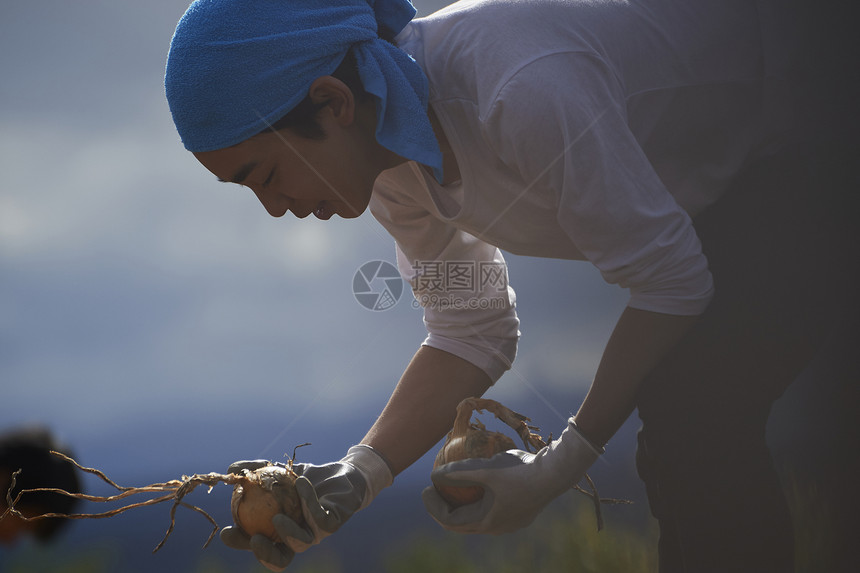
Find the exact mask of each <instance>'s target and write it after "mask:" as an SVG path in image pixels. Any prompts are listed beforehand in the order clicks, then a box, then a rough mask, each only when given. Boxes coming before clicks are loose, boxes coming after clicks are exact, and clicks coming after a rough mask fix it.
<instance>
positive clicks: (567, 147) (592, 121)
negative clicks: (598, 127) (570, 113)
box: [477, 108, 609, 238]
mask: <svg viewBox="0 0 860 573" xmlns="http://www.w3.org/2000/svg"><path fill="white" fill-rule="evenodd" d="M608 110H609V108H606V109H604V110H603V111H602V112H600V113H599V114H598V115H597V116H596V117H595V118H594V119H593V120H591V123H589V124H588V125H587V126H586V128H585V129H583V130H582V133H580V134H579V135H578V136H577V137H576V138H575V139H573V140H572V141H571V142H570V143H568V144H567V145H566V146H565V148H564V149H562V150H561V153H559V154H558V155H557V156H556V157H555V158H554V159H553V160H552V161H550V162H549V163H548V164H547V166H546V167H544V168H543V170H542V171H541V172H540V173H538V174H537V176H536V177H535V178H534V179H533V180H532V182H531V183H529V184H528V185H526V187H525V188H524V189H523V190H522V191H521V192H520V193H519V194H518V195H517V196H516V197H514V200H513V201H511V202H510V204H509V205H508V206H507V207H505V208H504V209H502V211H501V213H499V214H498V215H496V217H495V219H493V220H492V221H490V222H489V223H488V224H487V226H486V227H484V230H483V231H481V232H480V233H479V234H478V235H477V236H478V237H479V238H480V237H481V236H483V235H484V233H486V232H487V231H489V230H490V228H491V227H493V225H495V224H496V223H498V222H499V220H500V219H501V218H502V217H504V216H505V214H506V213H507V212H508V211H510V210H511V208H512V207H513V206H514V204H515V203H516V202H517V201H519V200H520V199H522V198H523V197H524V196H525V195H526V193H528V192H529V191H530V190H531V188H532V187H534V186H535V184H536V183H537V182H538V181H539V180H540V178H541V177H543V176H544V175H546V174H547V172H548V171H549V170H550V169H552V167H553V166H554V165H555V164H556V163H558V161H559V160H560V159H561V158H562V157H564V156H565V155H567V152H568V151H570V148H571V147H573V146H574V145H576V144H577V142H579V140H580V139H582V138H583V136H584V135H585V134H586V133H588V132H589V131H590V130H591V128H592V127H594V124H596V123H597V122H598V121H600V118H602V117H603V116H604V115H605V114H606V112H607V111H608Z"/></svg>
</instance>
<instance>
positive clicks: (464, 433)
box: [433, 398, 632, 531]
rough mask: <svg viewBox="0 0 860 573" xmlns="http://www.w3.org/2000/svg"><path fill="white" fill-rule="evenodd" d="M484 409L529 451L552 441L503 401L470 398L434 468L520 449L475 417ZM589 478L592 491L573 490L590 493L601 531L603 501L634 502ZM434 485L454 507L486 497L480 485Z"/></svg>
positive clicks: (459, 409)
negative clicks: (606, 492)
mask: <svg viewBox="0 0 860 573" xmlns="http://www.w3.org/2000/svg"><path fill="white" fill-rule="evenodd" d="M484 410H486V411H488V412H490V413H492V414H493V415H494V416H495V417H496V418H498V419H499V420H501V421H502V422H504V423H505V424H506V425H508V426H509V427H510V428H511V429H513V430H514V431H516V433H517V434H518V435H519V437H520V439H521V440H522V442H523V445H524V446H525V449H526V451H528V452H532V453H535V452H537V451H538V450H540V449H541V448H543V447H544V446H546V445H547V444H548V443H549V442H551V441H552V435H550V436H549V437H548V438H547V439H546V440H544V439H543V438H542V437H541V436H540V434H538V433H537V432H539V431H540V428H538V427H536V426H531V425H529V422H531V420H530V419H529V418H528V417H526V416H523V415H522V414H519V413H517V412H514V411H513V410H511V409H510V408H507V407H505V406H503V405H502V404H500V403H499V402H496V401H495V400H490V399H487V398H466V399H465V400H463V401H462V402H460V404H459V405H458V406H457V416H456V418H455V419H454V426H453V427H452V428H451V431H450V432H448V435H447V437H446V439H445V443H444V444H443V445H442V448H441V449H440V450H439V452H438V453H437V454H436V460H435V461H434V462H433V467H434V468H437V467H439V466H442V465H444V464H447V463H450V462H454V461H458V460H465V459H470V458H491V457H493V456H494V455H496V454H498V453H501V452H504V451H507V450H511V449H515V448H516V444H515V443H514V441H513V440H512V439H511V438H509V437H508V436H506V435H505V434H503V433H501V432H493V431H490V430H487V428H486V426H484V424H482V423H481V422H480V421H479V420H477V419H475V420H472V413H473V412H479V413H480V412H483V411H484ZM585 480H586V481H587V482H588V485H589V487H590V488H591V491H590V492H589V491H586V490H585V489H583V488H582V487H580V486H579V485H578V484H577V485H574V486H573V489H575V490H576V491H578V492H579V493H582V494H584V495H586V496H588V497H589V498H591V500H592V501H593V502H594V507H595V512H596V515H597V529H598V531H599V530H601V529H603V514H602V512H601V510H600V504H601V503H609V504H618V503H625V504H629V503H632V502H631V501H628V500H624V499H612V498H601V497H600V496H599V495H598V493H597V488H596V487H595V485H594V482H593V481H592V480H591V478H590V477H589V476H588V475H587V474H586V476H585ZM434 487H435V488H436V491H438V492H439V495H441V496H442V498H443V499H444V500H445V501H447V502H448V503H449V504H451V505H452V506H453V507H460V506H462V505H467V504H470V503H476V502H478V501H480V499H481V498H482V497H484V488H482V487H480V486H463V487H455V486H438V485H435V484H434Z"/></svg>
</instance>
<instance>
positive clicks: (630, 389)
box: [576, 308, 698, 445]
mask: <svg viewBox="0 0 860 573" xmlns="http://www.w3.org/2000/svg"><path fill="white" fill-rule="evenodd" d="M697 318H698V317H696V316H676V315H670V314H660V313H656V312H649V311H645V310H637V309H633V308H627V309H625V310H624V312H623V313H622V315H621V318H619V320H618V324H616V326H615V329H614V330H613V332H612V336H611V337H610V338H609V342H608V343H607V345H606V349H605V350H604V352H603V358H602V359H601V361H600V366H598V368H597V374H596V375H595V376H594V381H593V382H592V385H591V389H590V390H589V391H588V395H587V396H586V398H585V401H584V402H583V403H582V406H581V407H580V409H579V412H577V414H576V424H577V426H579V428H580V429H581V430H582V433H583V434H585V436H586V437H587V438H589V439H590V440H591V441H592V442H594V443H595V444H598V445H603V444H605V443H606V442H607V441H608V440H609V438H611V437H612V436H613V435H614V434H615V432H617V431H618V428H620V427H621V425H622V424H623V423H624V421H625V420H626V419H627V418H628V417H629V416H630V414H631V412H633V409H634V407H635V401H636V391H637V389H638V388H639V384H640V383H641V382H642V380H643V379H644V378H645V376H646V375H647V374H648V373H649V372H650V371H651V370H652V369H653V368H654V367H655V366H657V364H658V363H659V362H660V361H661V360H662V359H663V358H664V357H665V356H666V354H667V353H668V352H669V351H670V350H671V349H672V348H673V347H674V346H675V345H676V344H677V343H678V341H679V340H680V339H681V337H683V336H684V334H685V333H686V332H687V331H688V330H689V329H690V327H691V326H692V325H693V323H695V321H696V319H697Z"/></svg>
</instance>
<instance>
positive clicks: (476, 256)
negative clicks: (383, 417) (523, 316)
mask: <svg viewBox="0 0 860 573" xmlns="http://www.w3.org/2000/svg"><path fill="white" fill-rule="evenodd" d="M371 210H372V212H373V215H374V217H376V219H377V220H378V221H379V222H380V224H382V225H383V226H384V227H385V228H386V229H387V230H388V232H389V233H390V234H391V235H392V236H393V237H394V238H395V241H396V245H397V265H398V268H399V269H400V273H401V276H402V277H403V279H404V280H406V281H407V282H408V283H409V284H410V285H411V287H412V293H413V295H414V296H415V300H416V301H417V302H418V303H419V304H420V305H421V307H422V308H423V311H424V324H425V326H426V328H427V338H426V339H425V340H424V342H423V344H424V345H425V346H430V347H433V348H438V349H440V350H444V351H446V352H449V353H451V354H454V355H455V356H459V357H460V358H463V359H464V360H466V361H468V362H470V363H472V364H474V365H475V366H477V367H478V368H480V369H482V370H483V371H484V372H485V373H486V374H487V375H488V376H489V377H490V379H491V380H492V381H493V382H495V381H496V380H498V379H499V378H500V377H501V376H502V374H503V373H504V372H505V371H506V370H508V369H510V367H511V364H512V362H513V360H514V358H515V356H516V350H517V343H518V340H519V334H520V333H519V319H518V318H517V313H516V295H515V293H514V290H513V289H512V288H511V286H510V285H509V284H508V273H507V265H506V264H505V259H504V257H503V256H502V253H501V251H500V250H499V249H498V248H496V247H494V246H492V245H489V244H487V243H486V242H484V241H481V240H479V239H477V238H475V237H474V236H472V235H470V234H468V233H466V232H465V231H462V230H459V229H456V228H455V227H453V226H452V225H449V224H447V223H445V222H444V221H441V220H439V219H437V218H435V217H434V216H433V215H432V214H431V213H429V212H427V211H426V210H425V209H423V208H422V207H420V206H418V205H415V204H412V203H411V202H410V201H409V200H408V197H406V196H405V195H401V194H399V193H398V192H396V191H395V190H394V189H392V188H391V186H390V185H386V184H384V183H382V184H380V183H378V184H377V187H376V188H375V189H374V198H373V199H372V202H371Z"/></svg>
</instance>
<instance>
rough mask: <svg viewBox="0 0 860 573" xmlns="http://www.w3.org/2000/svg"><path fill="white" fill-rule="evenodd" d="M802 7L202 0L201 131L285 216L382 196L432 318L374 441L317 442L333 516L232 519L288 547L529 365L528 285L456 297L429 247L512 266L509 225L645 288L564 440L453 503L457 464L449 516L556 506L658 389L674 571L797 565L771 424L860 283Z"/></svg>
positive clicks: (314, 507) (281, 552)
mask: <svg viewBox="0 0 860 573" xmlns="http://www.w3.org/2000/svg"><path fill="white" fill-rule="evenodd" d="M776 7H777V4H776V3H770V2H750V1H746V0H738V1H735V2H721V3H718V4H711V5H703V4H702V3H692V4H691V3H689V2H676V1H672V0H660V1H656V0H655V1H653V2H646V1H641V2H611V1H605V2H579V1H573V0H571V1H549V0H546V1H544V0H535V1H528V2H514V3H511V2H497V1H493V0H484V1H480V0H479V1H468V2H460V3H457V4H454V5H453V6H451V7H449V8H447V9H444V10H442V11H440V12H438V13H436V14H434V15H431V16H429V17H427V18H423V19H419V20H416V21H414V22H411V23H410V22H409V20H410V19H411V18H412V16H413V15H414V11H413V10H411V6H409V4H408V3H407V2H403V1H398V0H390V1H383V0H377V1H375V2H364V1H360V0H355V1H350V2H337V3H335V2H331V3H329V2H307V3H305V2H294V3H290V4H289V8H287V7H285V6H284V5H283V4H282V3H270V2H265V1H263V0H260V1H255V2H251V1H248V2H239V1H235V2H234V1H227V0H224V1H220V2H219V1H205V0H201V1H198V2H195V3H194V4H193V5H192V6H191V7H190V8H189V10H188V12H186V15H185V16H184V17H183V19H182V21H180V23H179V26H178V27H177V31H176V34H175V36H174V39H173V43H172V46H171V52H170V55H169V57H168V66H167V74H166V80H165V82H166V89H167V96H168V101H169V103H170V106H171V112H172V113H173V117H174V121H175V123H176V125H177V128H178V130H179V133H180V135H181V137H182V140H183V143H184V144H185V147H186V148H187V149H189V150H190V151H192V152H193V153H194V155H195V157H196V158H197V159H198V160H199V161H200V162H201V163H202V164H203V165H204V166H205V167H206V168H207V169H209V170H210V171H211V172H212V173H214V174H215V175H216V176H217V177H218V178H219V179H221V180H222V181H228V182H233V183H238V184H242V185H245V186H247V187H249V188H250V189H251V190H252V191H253V192H254V193H255V194H256V195H257V197H258V198H259V200H260V201H261V203H262V204H263V206H264V207H265V208H266V210H267V211H268V212H269V213H270V214H272V215H273V216H281V215H283V214H284V213H286V212H287V211H291V212H293V213H294V214H295V215H296V216H297V217H300V218H301V217H305V216H307V215H309V214H311V213H313V214H314V215H315V216H316V217H318V218H319V219H322V220H328V219H330V218H331V217H332V216H333V215H334V214H338V215H340V216H341V217H356V216H358V215H359V214H361V213H362V212H363V211H364V210H365V209H366V208H367V207H368V206H369V207H370V209H371V212H372V213H373V215H374V216H375V217H376V218H377V219H378V220H379V221H380V223H381V224H382V225H383V226H385V228H386V229H387V230H388V231H389V233H390V234H391V235H392V236H393V237H394V239H395V240H396V243H397V246H398V251H399V252H398V264H399V266H400V269H401V273H402V274H403V276H404V278H406V279H407V280H409V281H410V282H411V283H412V285H413V290H414V292H415V294H416V297H418V299H419V300H420V301H422V303H425V304H424V319H425V323H426V324H427V327H428V338H427V339H426V340H425V342H424V344H423V345H422V347H421V348H420V349H419V350H418V352H417V353H416V354H415V356H414V358H413V360H412V362H411V363H410V365H409V366H408V368H407V369H406V371H405V372H404V374H403V377H402V378H401V380H400V382H399V384H398V386H397V388H396V389H395V391H394V393H393V394H392V396H391V399H390V401H389V403H388V405H387V406H386V408H385V409H384V410H383V412H382V413H381V415H380V417H379V418H378V420H377V422H376V423H375V424H374V425H373V427H372V428H371V429H370V431H369V432H368V434H367V435H366V436H365V437H364V439H363V440H361V442H360V445H358V446H355V447H354V448H352V449H350V451H349V452H348V454H347V456H346V457H345V458H344V459H342V460H340V461H339V462H335V463H332V464H326V465H324V466H309V465H301V466H299V469H298V471H299V472H300V473H301V474H302V476H303V477H302V478H300V479H299V480H298V482H297V488H298V491H299V494H300V495H301V496H302V498H303V500H304V502H303V503H304V507H305V516H306V518H307V520H308V522H309V526H308V528H302V527H299V526H298V525H297V524H296V523H294V522H292V521H291V520H289V519H288V518H286V517H285V516H276V517H275V518H274V519H273V523H274V525H275V528H276V529H277V531H278V532H279V536H280V539H281V541H282V542H283V543H272V541H271V540H268V539H266V538H262V537H260V536H255V537H253V538H250V539H249V538H248V537H247V536H245V535H244V534H243V533H242V532H241V530H239V529H237V528H227V529H225V531H224V532H222V539H224V541H225V542H226V543H228V544H229V545H231V546H234V547H239V548H245V549H252V550H253V551H254V553H255V554H256V556H257V557H258V558H259V559H260V560H261V561H262V562H264V563H265V564H268V565H269V566H270V567H271V568H273V569H279V568H282V567H285V566H286V565H287V564H288V563H289V561H290V560H291V559H292V556H293V554H294V553H295V552H297V551H303V550H305V549H307V548H308V547H309V546H310V545H312V544H314V543H318V542H319V541H320V540H321V539H322V538H324V537H325V536H326V535H329V534H331V533H333V532H334V531H336V530H337V528H338V527H339V526H340V525H341V524H342V523H343V522H344V521H345V520H346V519H348V518H349V517H350V516H351V515H352V514H353V513H354V512H355V511H357V510H358V509H361V508H363V507H366V506H367V505H368V504H369V503H370V502H371V500H372V499H373V497H374V496H375V495H376V494H377V493H378V492H379V490H380V489H382V488H383V487H386V486H387V485H389V484H390V483H391V481H392V479H393V476H394V475H396V474H397V473H399V472H400V471H402V470H403V469H404V468H406V467H407V466H409V465H410V464H411V463H413V462H414V461H415V460H417V459H418V458H419V457H420V456H421V455H422V454H423V453H424V452H425V451H427V449H429V448H430V447H432V445H433V444H435V443H436V442H437V441H438V440H439V439H440V438H441V436H442V435H444V433H445V432H446V431H447V430H448V429H449V428H450V424H451V421H452V419H453V415H454V409H455V407H456V405H457V404H458V403H459V402H460V400H462V399H463V398H466V397H469V396H478V395H481V394H482V393H483V392H485V391H486V390H487V388H489V386H490V385H492V384H493V383H494V382H495V381H496V380H497V379H498V378H499V376H501V374H502V373H503V372H504V371H505V370H506V369H507V368H509V367H510V364H511V361H512V360H513V358H514V355H515V351H516V342H517V338H518V334H519V333H518V324H519V323H518V319H517V316H516V311H515V297H514V294H513V291H512V290H511V289H510V288H509V287H508V286H507V284H506V283H505V284H504V285H503V286H502V288H497V287H498V285H496V284H487V285H483V287H484V288H483V289H479V290H478V291H476V292H473V293H471V294H468V295H464V294H463V293H458V292H454V290H453V289H448V290H445V289H442V290H441V291H437V292H434V290H435V289H436V288H437V287H436V286H435V284H434V282H433V281H428V280H426V279H427V277H426V272H427V269H428V268H432V265H433V264H443V265H444V264H445V263H457V262H464V261H465V262H468V263H470V264H474V265H476V266H481V265H484V266H492V265H495V266H501V267H502V268H504V257H503V255H502V253H501V249H505V250H508V251H511V252H514V253H517V254H525V255H533V256H545V257H555V258H565V259H571V260H588V261H589V262H591V263H592V264H594V265H595V266H597V267H598V268H599V269H600V271H601V272H602V274H603V276H604V278H605V279H606V280H607V281H608V282H611V283H616V284H619V285H621V286H622V287H625V288H627V289H629V290H630V292H631V299H630V303H629V304H628V308H627V309H626V310H625V311H624V313H623V314H622V316H621V317H620V319H619V321H618V323H617V325H616V328H615V330H614V332H613V335H612V337H611V339H610V341H609V343H608V345H607V347H606V349H605V351H604V355H603V359H602V360H601V363H600V366H599V368H598V370H597V372H596V374H595V378H594V381H593V384H592V386H591V389H590V391H589V394H588V396H587V398H586V400H585V401H584V403H583V404H582V405H581V406H580V408H579V410H578V412H577V414H576V416H574V417H572V418H571V419H570V420H569V423H568V426H567V427H566V428H565V429H564V431H563V432H562V434H561V436H560V438H559V439H558V440H556V441H554V442H553V443H552V444H550V446H548V447H547V448H545V449H544V450H542V451H541V452H539V453H538V454H537V455H530V454H527V453H525V452H521V451H511V452H506V453H503V454H499V455H497V456H495V457H494V458H492V459H490V460H469V461H465V462H455V463H452V464H448V465H446V466H443V467H441V468H439V469H437V470H436V471H435V472H434V473H433V476H432V477H433V480H434V482H436V483H439V484H447V485H467V486H471V485H479V486H481V487H483V488H484V489H485V491H486V492H487V493H486V495H485V496H484V498H483V499H482V500H481V501H480V502H477V503H474V504H471V505H467V506H464V507H460V508H451V507H449V506H448V505H447V504H446V503H445V502H444V501H443V500H441V498H439V496H438V495H437V494H436V493H435V491H434V490H433V489H432V488H428V489H427V490H426V491H425V493H424V501H425V505H426V507H427V509H428V511H429V512H430V513H431V515H433V517H434V518H435V519H436V520H437V521H438V522H439V523H440V524H442V525H443V526H444V527H446V528H448V529H451V530H454V531H461V532H464V533H502V532H507V531H513V530H516V529H518V528H520V527H524V526H526V525H528V524H529V523H530V522H531V521H532V520H533V519H534V518H535V516H536V515H537V514H538V513H539V512H540V510H541V509H542V508H543V507H544V506H545V505H546V504H547V503H550V502H551V501H552V500H553V499H554V498H555V497H556V496H558V495H559V494H561V493H562V492H564V491H566V490H567V489H569V488H570V486H571V485H573V484H574V483H576V482H577V481H578V480H579V479H580V478H581V477H582V475H583V474H584V473H585V471H586V470H587V469H588V467H589V466H590V465H591V464H592V463H593V462H594V461H595V460H596V459H597V458H598V457H599V455H600V454H601V452H602V451H603V445H604V444H605V443H606V442H607V441H608V440H609V439H610V437H611V436H612V435H613V434H614V433H615V432H616V431H617V429H618V428H619V427H620V425H621V424H622V423H623V422H624V420H625V419H626V418H627V417H628V416H629V415H630V413H631V412H632V411H633V409H634V408H638V409H639V413H640V417H641V418H642V420H643V430H642V432H641V433H640V448H639V468H640V475H641V477H642V478H643V480H644V481H645V483H646V486H647V488H648V493H649V502H650V503H651V507H652V512H653V513H654V515H655V517H657V519H658V520H659V522H660V526H661V541H660V559H661V571H662V572H664V573H669V572H676V571H678V572H680V571H710V570H714V571H725V570H743V568H746V569H747V570H755V571H785V570H788V569H789V568H790V567H791V562H792V531H791V525H790V520H789V517H788V510H787V507H786V503H785V500H784V499H783V497H782V494H781V491H780V486H779V480H778V477H777V474H776V472H775V470H774V468H773V465H772V462H771V460H770V457H769V454H768V451H767V447H766V444H765V425H766V421H767V418H768V412H769V410H770V406H771V404H772V403H773V401H774V400H775V399H776V398H777V397H778V396H779V395H780V394H781V393H782V391H783V390H784V388H785V387H786V386H787V385H788V384H789V383H790V382H791V380H792V379H793V378H794V377H795V375H796V374H797V373H798V372H799V371H800V370H801V369H802V368H803V366H804V364H805V363H806V362H807V361H808V360H809V359H810V357H811V356H812V355H813V354H814V352H815V350H816V348H817V347H818V345H819V344H820V340H821V339H822V337H823V336H824V334H825V333H826V332H827V330H828V329H829V327H830V324H831V322H832V317H833V314H834V309H835V308H836V307H837V305H838V302H837V301H839V300H841V299H842V297H843V296H844V295H845V293H846V292H847V285H848V284H850V281H849V280H848V278H847V277H848V271H849V269H850V267H851V265H850V264H847V263H846V262H850V261H851V258H850V255H849V254H847V253H846V251H845V249H846V247H845V245H846V244H851V241H850V238H851V237H850V235H848V234H846V233H847V231H846V230H845V229H846V226H845V225H844V222H845V211H843V210H842V209H841V208H840V207H839V203H838V201H839V200H840V199H841V197H842V193H841V191H842V190H843V185H845V179H844V177H843V176H842V174H841V173H840V172H839V168H840V166H841V165H842V162H841V161H840V160H838V159H837V160H836V161H834V159H833V158H834V157H835V156H834V155H832V153H831V151H832V149H833V145H832V142H830V141H829V140H827V141H824V139H826V138H825V137H823V135H822V134H823V133H824V132H825V131H826V130H816V131H815V132H814V133H813V132H811V131H808V130H805V128H806V127H809V125H816V124H817V120H818V116H816V117H815V119H814V120H812V121H808V122H807V124H806V125H796V124H797V123H798V122H796V121H794V120H795V119H797V116H796V113H797V111H796V110H797V109H798V108H796V107H794V106H795V105H796V102H795V101H793V99H794V97H793V96H795V95H803V93H802V90H801V89H799V88H798V86H800V85H801V84H802V82H801V80H799V79H798V78H799V77H800V76H799V75H797V67H796V66H797V62H798V60H797V58H796V57H795V54H796V53H797V52H802V50H800V49H799V48H800V47H801V46H799V45H798V44H795V43H793V42H792V41H787V40H786V38H785V32H786V29H785V28H784V27H783V26H782V25H781V22H780V20H781V17H780V14H779V11H778V10H776ZM406 54H408V55H409V56H411V58H410V57H409V56H407V55H406ZM413 58H414V59H413ZM801 119H803V120H807V119H809V118H808V117H803V118H801ZM800 123H803V121H801V122H800ZM825 135H826V134H825ZM822 173H830V174H831V178H829V179H827V181H828V185H827V188H826V189H824V190H823V192H821V193H818V194H816V193H814V192H813V191H815V186H816V185H818V184H819V183H820V181H821V180H820V179H819V176H820V175H821V174H822ZM799 261H803V262H804V265H809V266H808V267H805V268H803V269H801V267H800V266H799V265H798V262H799ZM835 261H838V264H832V263H834V262H835ZM822 284H826V285H827V289H826V293H825V291H824V290H823V289H822ZM432 295H438V296H437V297H436V298H434V296H432ZM439 296H441V297H443V298H444V299H445V304H444V305H442V304H435V303H434V302H433V301H434V300H438V299H439ZM489 298H492V299H493V300H495V301H497V302H500V303H501V304H492V305H481V304H477V303H478V302H480V301H481V300H486V299H489ZM565 302H567V301H565ZM404 437H408V438H406V439H404ZM255 465H257V463H256V462H241V463H240V464H238V465H237V466H235V467H236V468H238V467H249V468H251V467H255ZM514 494H516V495H514ZM750 508H754V510H753V511H752V513H750Z"/></svg>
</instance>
